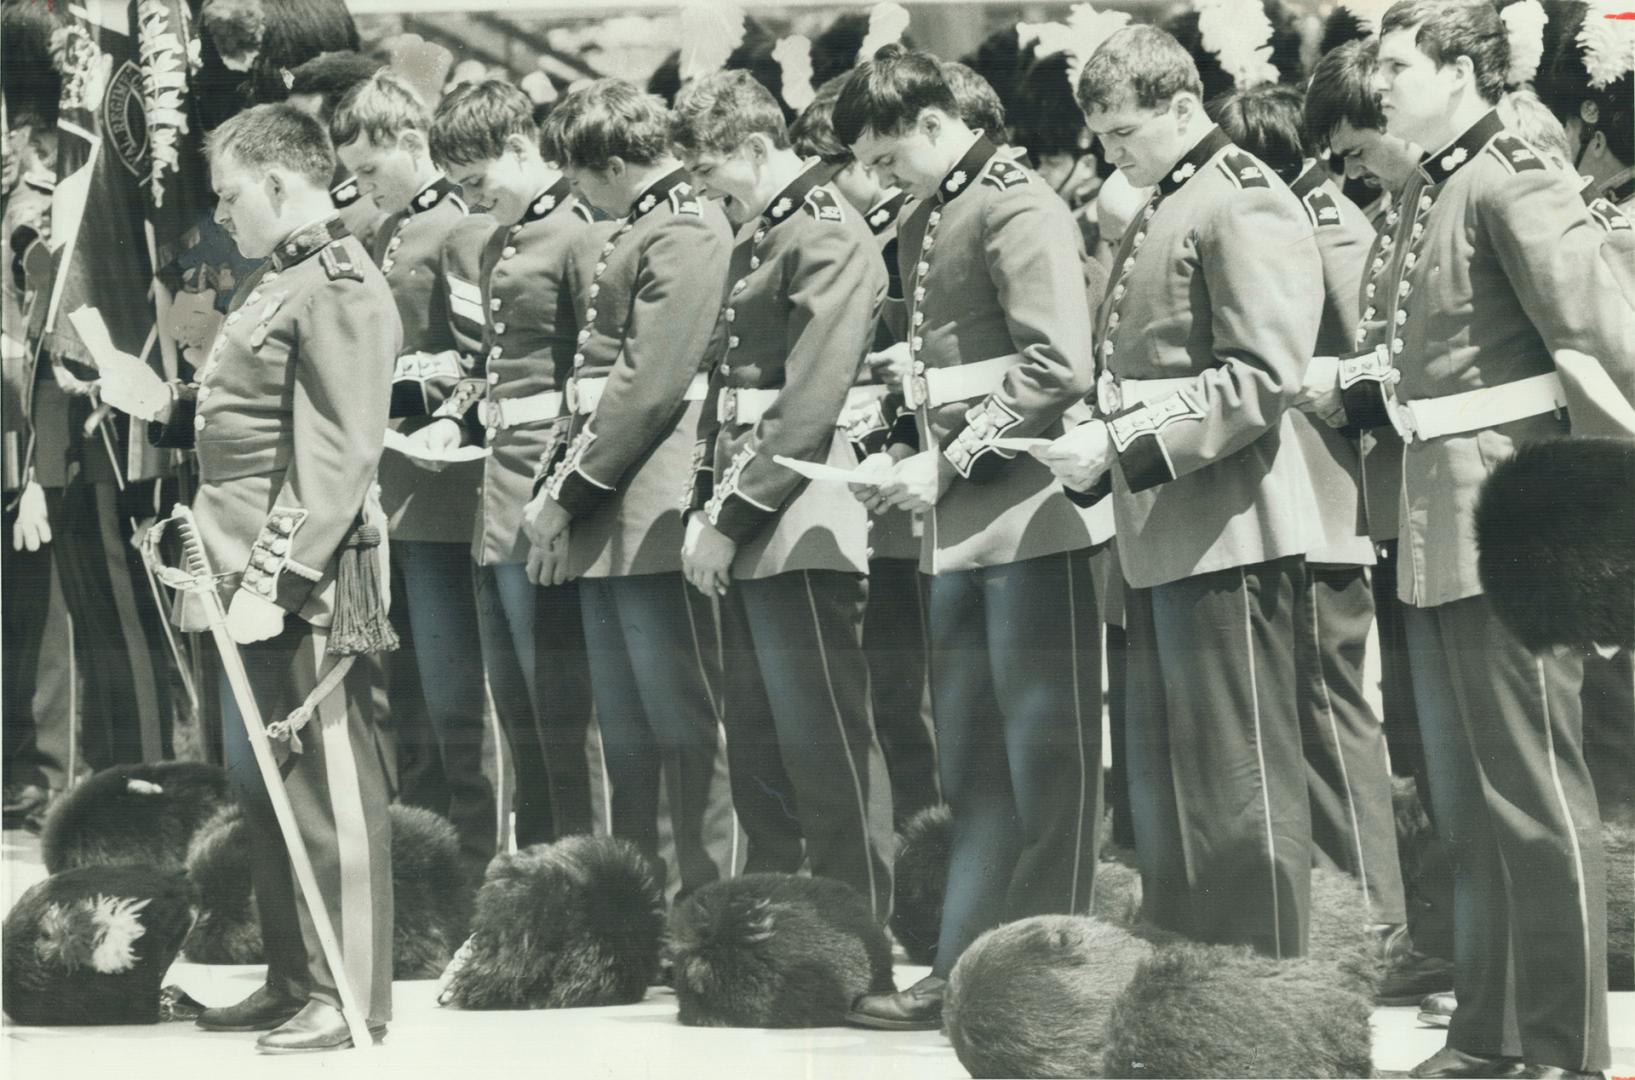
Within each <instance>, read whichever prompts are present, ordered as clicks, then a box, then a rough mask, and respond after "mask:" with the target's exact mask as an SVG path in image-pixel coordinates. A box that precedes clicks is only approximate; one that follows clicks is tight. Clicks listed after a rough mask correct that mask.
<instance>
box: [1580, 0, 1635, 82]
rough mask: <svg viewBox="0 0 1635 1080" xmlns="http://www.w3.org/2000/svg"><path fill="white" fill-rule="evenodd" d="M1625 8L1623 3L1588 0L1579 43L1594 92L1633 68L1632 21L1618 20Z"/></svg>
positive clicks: (1634, 26) (1619, 0)
mask: <svg viewBox="0 0 1635 1080" xmlns="http://www.w3.org/2000/svg"><path fill="white" fill-rule="evenodd" d="M1627 7H1628V4H1627V3H1625V2H1624V0H1591V2H1590V4H1589V7H1588V10H1587V11H1585V12H1584V26H1583V28H1582V29H1581V30H1579V31H1578V44H1579V45H1580V46H1582V47H1583V49H1584V70H1585V71H1587V72H1589V75H1590V85H1591V86H1592V87H1594V88H1595V89H1597V90H1599V89H1601V88H1603V87H1605V86H1608V85H1610V84H1611V83H1612V82H1613V81H1615V80H1616V79H1617V78H1618V77H1619V76H1620V75H1622V74H1623V73H1624V72H1626V71H1629V70H1631V69H1635V19H1630V18H1621V17H1620V15H1621V14H1622V13H1623V11H1624V10H1625V9H1626V8H1627Z"/></svg>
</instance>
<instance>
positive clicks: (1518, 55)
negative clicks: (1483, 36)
mask: <svg viewBox="0 0 1635 1080" xmlns="http://www.w3.org/2000/svg"><path fill="white" fill-rule="evenodd" d="M1499 16H1500V17H1501V18H1502V19H1504V32H1505V37H1506V38H1507V39H1508V40H1509V42H1510V70H1509V71H1508V72H1507V73H1506V74H1505V79H1504V81H1505V82H1506V83H1508V84H1509V85H1511V86H1521V85H1522V84H1524V83H1530V82H1532V81H1533V77H1534V76H1535V75H1537V74H1538V66H1539V62H1540V61H1542V60H1543V59H1544V24H1545V23H1547V22H1549V21H1550V16H1549V13H1548V12H1546V11H1545V10H1544V5H1543V4H1541V3H1539V0H1521V3H1519V4H1511V5H1510V6H1509V7H1507V8H1505V9H1504V10H1503V11H1501V12H1499Z"/></svg>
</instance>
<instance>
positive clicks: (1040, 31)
mask: <svg viewBox="0 0 1635 1080" xmlns="http://www.w3.org/2000/svg"><path fill="white" fill-rule="evenodd" d="M1129 21H1130V13H1129V12H1127V11H1097V10H1096V7H1095V5H1094V4H1089V3H1084V4H1074V5H1073V10H1072V11H1070V12H1068V15H1067V21H1066V22H1065V23H1061V22H1044V23H1017V24H1016V41H1017V45H1018V46H1019V47H1021V48H1023V49H1026V48H1027V47H1028V46H1029V45H1030V44H1032V45H1034V46H1035V48H1034V50H1033V55H1034V58H1035V59H1043V58H1044V57H1047V56H1055V55H1056V54H1057V53H1063V54H1065V55H1066V56H1067V85H1068V87H1069V88H1070V89H1072V90H1074V91H1077V90H1078V88H1079V76H1080V75H1081V74H1082V73H1083V72H1084V65H1086V64H1088V63H1089V62H1090V58H1091V57H1092V56H1094V55H1095V54H1096V50H1097V49H1099V48H1101V43H1102V42H1104V41H1106V40H1107V39H1108V38H1109V37H1111V36H1112V35H1113V33H1114V32H1116V31H1118V30H1120V29H1122V28H1123V27H1125V26H1126V25H1128V24H1129Z"/></svg>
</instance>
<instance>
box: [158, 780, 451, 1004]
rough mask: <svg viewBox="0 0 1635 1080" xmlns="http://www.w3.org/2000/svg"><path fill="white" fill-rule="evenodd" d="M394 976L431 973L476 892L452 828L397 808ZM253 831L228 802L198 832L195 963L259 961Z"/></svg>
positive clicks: (190, 941) (193, 868)
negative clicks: (468, 885) (467, 880)
mask: <svg viewBox="0 0 1635 1080" xmlns="http://www.w3.org/2000/svg"><path fill="white" fill-rule="evenodd" d="M391 819H392V904H393V920H392V924H393V930H392V977H393V978H397V979H431V978H435V977H436V976H437V974H438V972H440V971H442V970H443V968H444V967H445V966H446V965H447V964H448V962H449V960H450V959H451V958H452V957H453V956H454V951H455V949H456V948H457V947H458V946H459V943H460V941H461V940H463V939H464V937H465V934H466V928H467V926H468V924H469V922H470V918H471V897H470V894H469V892H468V891H467V888H466V886H465V885H464V884H463V882H464V880H465V879H464V877H463V876H462V870H461V864H460V845H459V840H458V838H457V837H456V835H455V832H454V826H453V825H450V824H449V823H448V821H447V820H445V819H444V818H442V817H441V816H439V815H437V814H435V813H433V812H432V811H430V810H424V809H421V808H418V807H411V806H393V807H392V808H391ZM251 842H252V841H251V839H250V832H249V824H248V823H247V822H246V821H245V818H244V812H243V810H242V809H241V808H240V807H239V806H238V804H237V803H233V804H230V805H228V806H225V807H223V808H222V809H221V811H220V812H218V813H217V814H216V815H215V816H213V817H212V818H211V819H210V820H209V821H208V822H206V823H205V824H204V826H203V827H201V828H200V829H199V831H198V832H197V834H195V836H194V837H193V842H192V845H191V847H190V848H189V850H188V855H187V875H188V878H189V880H190V881H191V882H192V884H193V886H194V888H195V890H196V891H197V894H198V898H199V918H198V923H197V924H196V925H195V926H194V928H193V932H192V933H191V934H189V935H188V938H187V944H186V947H185V948H186V956H187V959H189V960H191V961H192V962H194V963H196V964H259V963H261V962H262V961H263V960H264V955H263V953H262V947H261V946H262V943H261V923H260V921H259V919H258V916H257V914H256V905H255V895H254V891H253V889H252V886H251V880H250V857H249V851H250V845H251Z"/></svg>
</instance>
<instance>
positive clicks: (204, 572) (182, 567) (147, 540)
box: [142, 503, 216, 590]
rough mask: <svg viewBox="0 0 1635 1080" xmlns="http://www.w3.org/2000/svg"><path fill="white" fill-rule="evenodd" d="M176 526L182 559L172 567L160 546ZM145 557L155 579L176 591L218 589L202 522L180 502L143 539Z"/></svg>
mask: <svg viewBox="0 0 1635 1080" xmlns="http://www.w3.org/2000/svg"><path fill="white" fill-rule="evenodd" d="M171 527H174V528H175V530H176V537H177V539H178V541H180V543H181V560H180V562H179V563H177V565H175V566H171V565H170V564H169V563H167V562H165V561H164V559H163V558H162V557H161V555H160V554H159V544H160V542H161V541H162V540H163V539H164V535H165V531H166V530H167V529H168V528H171ZM142 558H143V559H144V560H146V562H147V564H148V565H149V566H151V567H153V573H154V576H155V577H157V578H158V579H159V580H160V581H162V582H164V583H165V584H166V585H168V586H170V587H171V588H172V589H177V590H198V589H211V588H214V587H215V580H216V575H215V574H214V573H212V572H211V569H210V560H209V558H208V557H207V556H206V555H205V553H204V541H202V540H200V539H199V523H198V521H196V520H195V519H194V517H193V511H192V509H191V508H189V507H187V506H184V505H182V504H180V503H178V504H177V505H176V506H175V507H174V508H173V509H172V510H171V512H170V516H169V517H167V518H161V519H160V520H158V521H156V522H154V523H153V527H152V528H151V529H149V530H148V532H147V535H146V536H144V537H143V538H142Z"/></svg>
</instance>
